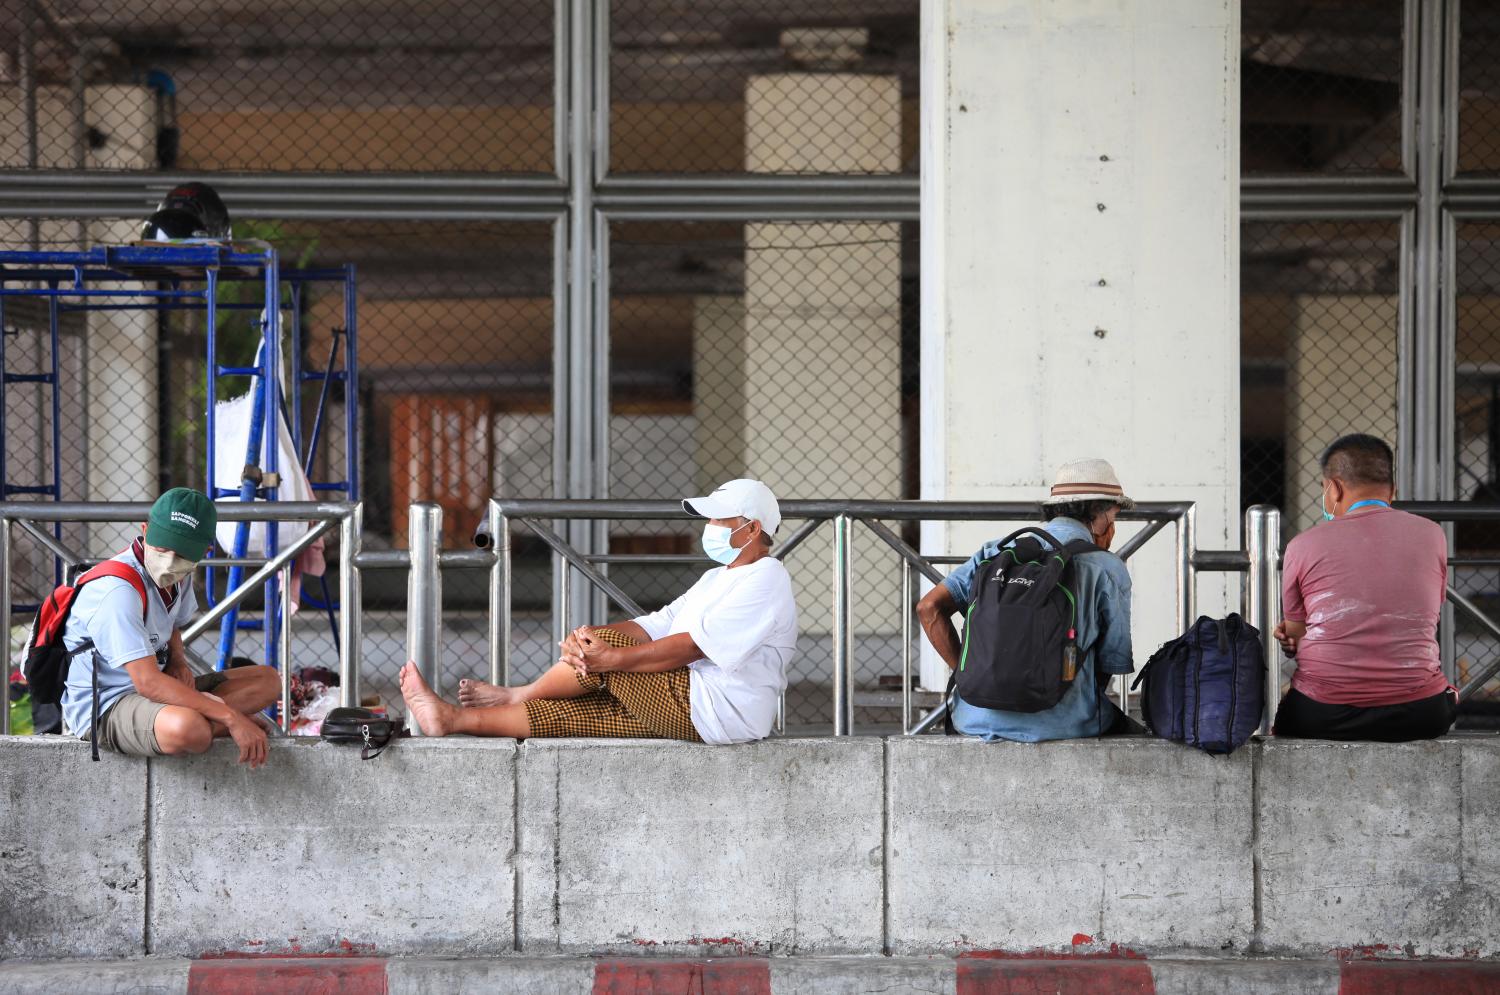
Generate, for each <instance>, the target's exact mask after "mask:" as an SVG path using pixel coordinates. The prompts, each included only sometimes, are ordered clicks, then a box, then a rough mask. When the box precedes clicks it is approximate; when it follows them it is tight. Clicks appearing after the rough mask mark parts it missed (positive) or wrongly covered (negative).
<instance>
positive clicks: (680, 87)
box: [610, 0, 919, 173]
mask: <svg viewBox="0 0 1500 995" xmlns="http://www.w3.org/2000/svg"><path fill="white" fill-rule="evenodd" d="M918 8H919V5H918V3H917V2H916V0H866V2H863V3H853V2H849V0H812V2H810V3H806V2H804V3H798V4H791V3H786V2H784V0H777V2H773V3H761V4H756V5H746V4H743V3H739V2H737V0H718V2H707V3H696V4H680V3H665V2H661V0H612V2H611V3H610V91H611V92H610V163H611V168H612V169H613V170H614V171H616V172H653V173H656V172H681V173H737V172H742V171H745V170H749V171H752V172H778V173H883V172H900V171H905V172H916V169H917V76H918V72H917V22H918Z"/></svg>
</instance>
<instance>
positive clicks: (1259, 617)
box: [0, 499, 1500, 735]
mask: <svg viewBox="0 0 1500 995" xmlns="http://www.w3.org/2000/svg"><path fill="white" fill-rule="evenodd" d="M1398 507H1400V508H1401V509H1403V510H1405V511H1409V512H1412V513H1414V514H1417V515H1421V516H1423V517H1426V518H1429V519H1432V520H1434V521H1439V522H1447V523H1452V522H1472V521H1486V522H1500V505H1477V504H1465V503H1459V502H1402V503H1400V504H1398ZM149 509H150V505H148V504H146V503H52V502H21V503H8V504H0V616H3V617H6V618H10V617H11V609H12V600H13V589H14V569H15V564H14V563H13V545H14V544H13V536H12V527H14V528H15V529H17V530H19V531H20V532H21V533H24V534H25V535H27V536H28V537H29V538H31V539H33V540H34V541H35V542H36V543H38V544H39V546H40V547H41V548H42V549H43V550H44V551H45V552H46V553H47V554H50V555H51V556H55V557H57V558H58V560H60V561H61V562H62V563H63V564H64V568H65V571H64V572H65V574H66V575H67V576H68V577H73V576H76V574H77V572H79V571H80V570H82V569H83V568H85V567H87V566H89V565H92V564H93V563H96V562H98V561H99V559H100V557H91V556H87V555H84V554H82V553H79V552H78V551H76V550H74V549H72V548H71V547H70V546H69V545H68V544H67V542H65V541H64V540H63V539H61V538H59V537H58V536H56V535H54V534H53V533H52V532H51V531H50V530H48V529H45V528H42V527H40V526H42V525H45V524H52V523H72V522H85V523H95V522H97V523H136V522H141V521H144V520H145V518H146V517H147V514H148V512H149ZM782 511H783V515H784V516H785V518H786V519H787V520H788V521H791V522H796V523H797V525H796V527H795V528H793V529H792V530H791V531H790V532H789V533H788V534H787V535H786V536H785V538H783V539H782V540H781V541H780V542H778V543H777V544H776V547H775V551H774V554H773V555H775V556H777V557H778V558H782V559H784V558H786V557H787V556H788V555H789V554H790V553H792V552H793V551H794V550H796V549H798V548H799V547H800V546H802V545H803V544H804V543H805V542H806V541H807V540H808V539H809V538H810V537H811V536H813V535H814V534H815V533H817V532H818V531H820V530H821V529H822V528H823V526H824V525H829V526H830V527H831V528H832V531H833V539H834V542H833V544H832V563H831V567H832V577H833V587H832V597H831V605H830V612H831V623H832V624H831V629H830V639H831V642H832V650H833V652H832V670H831V673H830V674H829V682H830V690H831V696H830V697H831V707H832V724H833V730H834V734H835V735H849V734H851V733H852V732H853V726H854V711H855V708H856V707H857V706H860V705H862V704H863V705H874V704H877V702H876V701H875V700H873V699H872V700H863V701H862V699H861V694H860V692H858V691H857V690H856V687H855V681H854V637H855V632H856V628H857V626H856V624H855V622H854V608H855V605H856V603H857V593H858V592H857V584H856V576H855V572H854V571H853V569H852V564H851V558H850V550H851V547H852V543H853V541H854V537H855V535H856V533H857V532H858V531H864V532H867V533H869V534H870V535H872V536H873V537H875V538H876V539H877V540H879V541H880V542H881V543H883V544H884V545H885V546H886V547H888V548H889V549H890V550H891V551H892V552H893V553H894V554H895V555H896V557H897V558H898V561H899V563H900V570H901V581H900V588H901V605H902V606H903V611H902V618H901V620H900V647H901V650H900V652H901V690H900V697H899V699H898V701H899V704H898V705H897V706H895V707H899V708H900V710H901V728H902V731H903V732H904V733H907V734H917V733H921V732H923V731H926V730H927V729H929V728H930V727H931V726H932V725H933V724H934V723H935V722H936V721H938V720H939V719H940V718H941V716H942V705H941V704H940V702H941V697H940V696H939V695H936V694H935V693H933V692H926V693H922V694H920V695H919V693H918V690H917V688H916V679H915V675H914V673H913V663H912V661H913V659H914V658H915V652H914V651H915V646H916V636H915V630H916V628H917V627H916V626H915V625H914V624H913V622H914V608H915V601H916V595H917V591H918V587H919V584H920V580H921V579H926V580H928V581H931V582H933V583H938V582H940V581H941V580H942V578H943V573H942V572H941V571H940V570H939V569H938V568H939V566H948V565H953V564H957V563H961V562H963V561H964V560H965V559H967V557H965V556H946V555H924V554H922V553H920V552H918V551H917V550H916V549H914V548H913V547H912V546H911V545H910V544H909V543H907V542H906V541H905V540H904V539H903V538H901V536H900V535H899V534H898V532H897V531H895V530H893V529H892V528H891V527H890V526H889V525H887V524H886V522H887V521H890V522H978V521H983V522H997V523H998V522H1014V521H1032V520H1035V519H1036V518H1037V512H1038V508H1037V506H1036V505H1035V504H1030V503H1019V502H955V501H940V502H939V501H787V502H784V503H783V504H782ZM219 514H220V518H221V520H223V521H231V522H239V521H246V522H254V521H278V522H311V523H314V524H313V527H312V528H311V529H309V530H308V532H307V533H306V534H304V535H303V536H301V537H299V538H298V540H297V541H295V542H293V543H290V544H288V546H287V547H286V548H285V549H283V550H281V551H280V552H278V553H277V554H276V555H274V556H273V557H271V558H269V559H256V558H242V559H231V558H228V557H216V558H211V559H207V560H204V561H203V562H202V563H201V564H200V566H202V567H204V568H207V569H219V568H229V567H234V566H238V567H242V568H254V569H253V572H252V573H251V574H250V575H249V576H248V577H246V578H245V579H244V580H243V581H242V582H241V583H240V585H239V586H238V587H236V588H235V589H234V590H233V591H232V592H230V593H229V594H228V595H227V596H226V597H225V598H224V599H223V600H222V601H220V602H219V604H217V605H215V606H214V607H213V608H211V609H210V610H209V611H207V612H205V613H204V614H203V615H201V616H199V617H198V618H197V619H195V620H194V621H193V622H192V623H191V624H190V625H189V626H188V627H187V628H186V629H184V630H183V637H184V642H186V643H192V642H193V641H195V640H196V639H198V638H199V637H201V636H203V635H204V634H206V633H208V632H210V631H212V630H213V628H214V627H215V626H216V625H217V623H218V621H219V620H220V619H221V618H222V617H223V615H224V614H225V613H226V612H228V611H229V610H231V609H232V608H234V607H235V606H238V605H240V604H241V603H242V602H243V601H244V600H245V598H247V597H248V596H249V595H250V594H251V593H252V592H254V591H255V590H256V589H257V588H259V587H261V586H262V585H263V584H264V583H265V582H266V581H267V580H274V581H275V587H274V591H275V592H276V596H277V597H279V598H280V599H281V606H282V611H281V616H280V617H281V625H282V636H283V638H282V639H281V641H280V651H279V659H278V664H279V665H280V666H281V670H282V674H283V678H282V679H283V700H287V699H288V698H289V688H288V687H287V683H288V682H289V678H290V673H291V669H292V668H291V667H290V666H289V663H290V657H289V651H290V646H291V642H290V640H289V639H287V638H286V636H287V634H288V633H287V630H288V628H289V626H290V614H291V613H290V612H289V611H287V610H286V605H287V599H288V598H289V593H290V574H291V565H292V562H293V561H294V560H295V559H296V558H297V557H298V556H299V555H300V554H301V553H302V551H303V550H305V549H306V548H307V547H308V546H310V545H312V543H313V542H315V541H316V540H317V539H318V538H320V537H322V536H324V535H326V534H328V533H329V532H331V531H332V530H333V529H334V528H335V527H337V528H338V530H339V535H340V543H339V550H338V561H337V562H338V564H339V588H340V596H341V597H340V600H341V611H340V615H339V629H338V635H339V640H338V642H339V647H338V650H339V673H340V682H341V691H340V699H341V703H342V704H345V705H353V704H358V703H359V700H360V697H361V677H362V673H361V671H362V667H361V651H362V646H363V612H362V609H361V602H362V597H361V591H362V582H361V573H362V571H364V570H370V569H375V570H380V569H404V570H409V571H410V577H409V580H408V589H407V593H408V599H407V636H406V649H407V655H408V656H409V657H410V658H411V659H413V660H415V661H416V662H417V664H418V666H419V668H420V669H421V671H422V673H423V675H424V676H425V677H426V678H427V679H428V680H429V681H430V682H431V683H432V685H433V687H434V688H437V689H439V690H441V689H442V667H441V665H440V662H441V653H442V647H443V614H442V612H443V609H442V590H443V588H442V571H443V570H445V569H484V570H487V571H488V572H489V582H488V601H489V613H488V614H489V618H488V639H487V646H488V665H489V666H488V669H489V679H490V681H491V682H492V683H496V684H502V685H503V684H509V683H510V682H511V679H512V676H513V675H512V666H511V643H512V634H513V633H512V630H513V617H512V603H513V595H514V591H513V590H512V578H513V550H512V541H511V530H512V527H513V526H520V527H522V528H524V529H526V530H527V531H529V532H530V533H532V534H534V535H535V536H536V537H537V538H538V539H540V540H541V542H542V543H543V544H544V545H545V546H546V547H547V549H548V550H549V551H550V552H551V553H552V554H553V555H554V556H555V558H556V560H557V561H558V562H560V563H562V564H564V565H566V567H567V569H566V570H565V571H563V578H562V583H561V585H560V586H561V589H562V598H561V599H560V601H559V602H557V603H554V605H553V614H554V623H553V627H554V628H555V629H556V630H557V631H559V632H561V631H565V630H566V629H567V628H568V626H569V620H568V617H567V612H568V607H567V606H568V600H569V591H570V590H571V586H572V584H573V583H574V582H575V579H576V578H581V580H582V581H583V582H584V583H585V584H587V585H589V586H590V587H592V588H594V589H596V590H598V591H599V592H601V593H602V594H603V596H604V597H606V598H607V599H608V600H610V601H612V602H614V603H615V604H616V605H617V606H619V608H621V609H622V610H624V611H626V612H629V613H631V614H644V613H645V612H646V610H647V608H646V606H643V605H641V604H639V603H638V602H637V601H636V599H634V598H633V597H631V596H630V594H628V593H627V592H626V591H625V590H623V589H622V588H621V587H620V586H619V585H618V584H617V583H616V582H615V581H614V580H612V579H611V578H610V577H609V575H608V572H607V571H608V568H609V567H610V566H611V565H621V566H624V565H668V564H675V565H683V564H693V565H703V566H707V565H709V561H708V560H707V559H706V558H704V557H702V556H701V555H696V554H651V553H643V554H585V553H582V552H580V551H579V550H577V549H576V548H575V547H574V546H573V545H572V544H570V543H569V542H568V541H567V540H566V539H564V538H563V537H562V536H561V535H559V534H558V531H557V530H556V528H555V523H558V522H568V521H594V522H600V521H609V520H634V521H649V520H656V521H670V520H687V519H688V518H689V516H687V515H686V514H685V513H684V512H683V511H682V509H681V506H680V504H678V503H677V502H675V501H519V500H516V501H512V500H499V499H496V500H492V501H491V502H490V504H489V511H488V514H487V516H486V518H485V521H484V522H483V523H482V525H481V527H480V529H479V530H478V531H477V532H476V534H475V543H476V545H478V546H479V547H480V548H478V549H475V548H469V549H441V548H439V547H440V544H441V537H442V532H443V529H442V510H441V508H440V507H439V506H437V505H436V504H429V503H417V504H414V505H412V507H411V509H410V524H411V530H410V535H411V549H410V550H370V551H366V550H364V549H362V547H361V542H360V531H361V527H362V523H363V507H362V505H360V504H357V503H355V504H350V503H316V502H310V503H293V502H277V503H274V504H266V503H256V504H249V505H236V504H232V503H226V504H221V505H220V508H219ZM1120 519H1121V520H1122V521H1127V522H1140V523H1143V526H1144V527H1143V528H1142V529H1141V530H1140V531H1138V532H1137V533H1136V534H1134V535H1133V536H1131V537H1130V538H1129V539H1128V540H1126V541H1125V542H1124V543H1123V544H1122V545H1121V546H1120V548H1119V550H1118V554H1119V555H1120V557H1121V558H1122V559H1126V560H1128V559H1130V558H1131V557H1132V556H1133V555H1134V554H1135V553H1136V552H1138V551H1139V550H1140V549H1141V548H1142V547H1144V546H1145V545H1146V544H1147V543H1149V542H1150V541H1152V540H1153V539H1154V538H1155V537H1156V536H1158V535H1159V534H1160V533H1161V532H1163V531H1165V530H1166V529H1167V528H1168V527H1169V526H1170V527H1171V529H1172V534H1173V546H1174V553H1173V560H1172V562H1173V574H1174V585H1175V599H1176V607H1177V621H1178V623H1179V628H1181V629H1183V630H1185V629H1186V628H1187V627H1188V626H1189V625H1190V624H1191V623H1192V622H1193V621H1194V619H1195V618H1196V617H1197V595H1196V585H1197V580H1198V575H1199V574H1201V573H1206V572H1230V573H1239V574H1241V575H1242V581H1241V589H1240V605H1241V609H1240V610H1241V613H1242V614H1243V615H1244V617H1245V619H1246V620H1247V621H1248V622H1250V623H1251V624H1252V625H1254V626H1255V627H1256V628H1257V629H1259V630H1260V631H1261V632H1262V633H1263V634H1266V635H1267V636H1269V633H1270V632H1271V631H1272V630H1273V629H1274V627H1275V625H1276V624H1277V622H1278V621H1279V619H1280V602H1281V597H1280V587H1281V555H1280V554H1281V546H1282V541H1281V515H1280V512H1279V511H1278V510H1277V509H1275V508H1272V507H1269V506H1265V505H1258V506H1256V507H1253V508H1251V509H1250V510H1249V511H1247V512H1246V513H1245V516H1244V520H1243V535H1244V548H1243V549H1238V550H1204V549H1199V548H1197V545H1196V509H1195V506H1194V505H1192V504H1189V503H1150V504H1142V505H1139V506H1137V507H1136V508H1135V509H1134V510H1132V511H1129V512H1124V513H1122V514H1121V515H1120ZM856 523H857V524H856ZM109 555H113V551H111V553H110V554H109ZM1449 563H1450V565H1451V566H1453V567H1489V566H1500V558H1497V557H1494V556H1488V557H1486V556H1478V557H1476V556H1460V555H1454V556H1451V557H1450V559H1449ZM1447 599H1448V601H1449V602H1450V603H1451V604H1452V605H1453V606H1454V608H1455V609H1456V610H1458V611H1459V612H1461V613H1463V614H1464V615H1465V616H1467V617H1468V618H1470V619H1472V620H1473V621H1474V622H1475V623H1476V624H1477V625H1478V626H1479V627H1480V628H1481V629H1482V630H1483V632H1484V633H1485V634H1486V635H1488V636H1490V637H1492V638H1494V639H1495V640H1496V641H1497V642H1500V623H1497V621H1496V620H1495V619H1493V618H1491V617H1490V616H1489V615H1487V614H1486V613H1485V612H1484V611H1483V610H1482V609H1481V608H1480V607H1478V606H1477V605H1476V604H1475V603H1474V601H1473V600H1472V599H1471V598H1469V597H1466V596H1465V595H1464V594H1463V593H1462V592H1460V591H1458V590H1456V589H1455V587H1454V586H1453V585H1452V584H1449V585H1448V588H1447ZM12 621H13V622H14V621H16V620H15V619H12ZM1265 642H1266V657H1267V669H1266V715H1265V721H1264V722H1263V725H1262V732H1267V731H1269V727H1270V720H1271V718H1272V717H1273V716H1274V714H1275V710H1276V707H1277V705H1278V704H1279V702H1280V696H1281V688H1282V683H1283V682H1282V666H1283V661H1282V658H1281V652H1280V647H1279V646H1277V645H1276V643H1275V641H1274V640H1272V639H1270V638H1267V639H1266V641H1265ZM189 663H190V665H191V666H192V667H193V669H194V670H195V671H197V672H199V673H204V672H207V670H208V669H210V667H209V664H207V663H206V662H205V661H204V660H203V659H201V658H200V657H198V656H197V655H196V654H194V653H191V652H190V653H189ZM1445 663H1447V664H1449V665H1450V666H1451V663H1452V660H1451V653H1448V654H1445ZM1497 675H1500V652H1497V653H1496V654H1495V655H1494V656H1493V657H1492V658H1491V659H1489V660H1487V661H1485V662H1484V663H1483V664H1482V665H1481V666H1479V667H1478V668H1476V669H1475V670H1474V671H1473V672H1472V673H1470V675H1469V676H1468V677H1467V679H1466V680H1465V681H1464V683H1463V686H1462V687H1461V688H1460V695H1461V697H1462V698H1464V699H1468V698H1471V697H1473V696H1474V695H1475V694H1476V693H1477V692H1478V691H1479V690H1480V689H1481V688H1483V687H1484V686H1485V685H1486V684H1488V683H1489V682H1491V681H1492V680H1494V679H1495V677H1496V676H1497ZM1123 684H1124V682H1122V686H1121V688H1120V693H1121V703H1122V705H1125V704H1127V703H1128V698H1127V697H1126V695H1125V693H1124V687H1123ZM877 697H878V696H877ZM919 697H920V698H924V699H926V700H927V701H928V702H929V703H930V704H931V705H932V706H933V707H930V708H928V709H927V710H926V714H924V715H922V716H921V717H920V718H916V710H915V705H916V703H917V701H918V699H919ZM879 701H882V702H883V701H884V699H879ZM879 707H886V706H885V705H883V704H881V705H880V706H879ZM283 721H285V718H284V719H283ZM9 729H10V710H9V708H8V707H7V708H5V709H0V733H8V732H9Z"/></svg>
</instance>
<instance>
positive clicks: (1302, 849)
mask: <svg viewBox="0 0 1500 995" xmlns="http://www.w3.org/2000/svg"><path fill="white" fill-rule="evenodd" d="M1261 749H1262V756H1261V765H1260V773H1259V786H1260V799H1259V804H1260V822H1259V830H1260V833H1259V834H1260V847H1259V863H1260V881H1261V916H1262V927H1261V939H1262V942H1263V943H1264V945H1265V947H1266V949H1267V950H1270V951H1273V952H1285V953H1301V954H1327V953H1328V952H1329V951H1330V950H1333V949H1335V948H1342V947H1376V948H1378V947H1380V946H1381V945H1387V946H1389V947H1391V948H1392V949H1396V950H1405V951H1407V952H1408V953H1411V954H1415V955H1418V956H1427V955H1432V956H1462V955H1463V954H1464V952H1465V941H1466V938H1467V937H1466V935H1467V929H1468V924H1467V923H1466V921H1465V920H1466V909H1465V908H1464V905H1465V898H1464V893H1463V888H1462V880H1461V873H1460V860H1459V851H1460V842H1461V840H1462V839H1463V832H1462V826H1461V822H1460V784H1459V777H1460V758H1461V746H1460V744H1459V742H1457V741H1446V742H1432V743H1406V744H1378V745H1377V744H1338V743H1322V742H1301V743H1298V742H1290V741H1280V742H1270V743H1267V744H1265V745H1264V746H1263V747H1262V748H1261ZM1492 825H1493V824H1492ZM1492 838H1493V837H1492ZM1491 943H1493V940H1492V941H1491Z"/></svg>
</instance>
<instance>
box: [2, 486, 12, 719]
mask: <svg viewBox="0 0 1500 995" xmlns="http://www.w3.org/2000/svg"><path fill="white" fill-rule="evenodd" d="M10 554H11V548H10V519H9V518H5V517H3V516H0V620H3V621H4V623H5V659H6V661H7V662H6V666H5V671H6V672H5V701H4V702H3V704H4V706H5V707H4V708H0V736H9V735H10V663H9V660H10V624H11V618H10V583H11V572H10V568H11V560H10Z"/></svg>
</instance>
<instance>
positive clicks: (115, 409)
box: [0, 218, 161, 603]
mask: <svg viewBox="0 0 1500 995" xmlns="http://www.w3.org/2000/svg"><path fill="white" fill-rule="evenodd" d="M131 231H132V225H131V224H130V223H129V222H120V221H112V220H109V219H95V220H90V221H75V220H69V219H56V218H38V219H25V220H22V219H5V220H3V221H0V249H3V250H6V251H35V250H43V251H67V252H72V251H80V250H83V249H87V248H89V247H91V246H93V245H95V244H99V243H110V242H114V241H117V240H120V239H121V238H122V237H127V233H129V232H131ZM15 268H16V267H14V266H10V267H7V269H15ZM61 282H62V283H67V282H69V281H66V280H64V281H61ZM5 286H6V289H7V290H11V291H15V290H21V289H24V288H31V289H37V290H41V289H46V285H44V284H42V283H38V282H35V281H19V280H16V279H15V278H14V277H12V276H7V277H6V281H5ZM103 287H104V288H105V289H109V288H112V287H115V285H112V284H106V285H103ZM115 289H119V288H118V287H115ZM82 303H83V302H81V301H79V300H77V299H69V298H56V299H52V300H49V299H47V298H44V297H6V298H5V300H4V313H5V323H4V324H5V327H4V333H5V372H6V373H8V374H11V375H17V374H19V375H22V376H36V375H47V374H50V373H51V372H52V371H53V366H54V363H55V366H56V373H57V377H58V385H57V387H56V390H55V394H56V397H55V410H56V416H55V420H54V388H53V387H52V386H51V385H50V384H48V383H43V382H29V383H12V384H8V385H7V386H6V389H5V450H6V451H5V455H6V460H5V484H6V485H7V486H8V487H10V488H22V489H23V490H22V491H21V492H20V493H14V494H13V495H12V496H11V497H10V498H9V500H17V501H28V500H39V501H40V500H47V501H50V500H53V499H54V497H53V495H51V494H40V493H34V492H31V491H32V489H35V488H44V487H52V486H54V485H55V486H57V487H58V488H59V490H58V493H57V495H56V498H57V499H61V500H67V501H83V500H94V501H139V500H146V499H149V498H153V497H155V495H156V493H157V488H158V485H159V478H158V458H159V456H160V455H161V451H160V445H159V438H160V435H159V427H160V420H159V419H160V405H159V396H158V377H157V361H158V343H157V340H156V336H155V334H154V328H155V319H154V317H152V316H150V315H142V314H139V313H137V314H129V313H121V312H112V311H86V310H83V309H81V308H80V306H79V305H80V304H82ZM96 303H97V302H96ZM54 326H55V328H56V333H57V336H56V347H55V348H54V345H53V338H52V329H53V327H54ZM101 413H102V414H101ZM54 425H55V427H56V429H57V431H56V435H55V438H54V432H53V428H54ZM47 530H48V531H52V528H51V527H50V526H48V527H47ZM60 531H61V536H62V538H63V540H64V541H65V542H66V543H67V545H68V546H69V547H70V548H72V549H74V550H79V551H83V550H85V549H87V548H88V547H89V546H90V545H93V546H97V547H99V548H100V549H102V550H103V551H105V552H114V551H116V550H117V549H118V548H119V547H121V546H123V545H124V543H125V542H126V541H128V539H129V537H130V536H131V535H133V534H134V532H135V529H134V528H133V527H129V526H110V525H93V526H86V525H80V524H67V525H64V526H62V528H61V530H60ZM14 562H15V565H16V574H15V575H14V577H13V589H12V597H14V598H15V599H17V600H18V601H20V602H25V603H34V602H35V601H37V600H38V598H39V597H40V596H41V595H43V594H45V593H46V591H48V590H50V589H51V587H52V586H53V585H54V584H55V583H56V582H57V579H58V576H57V573H56V571H55V569H54V566H55V563H54V558H53V557H52V556H51V555H50V554H48V553H47V552H46V551H45V550H44V549H43V548H42V547H41V546H40V545H38V544H37V543H36V542H35V541H34V540H33V539H31V538H30V537H29V536H26V535H25V533H17V543H16V557H15V561H14Z"/></svg>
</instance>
